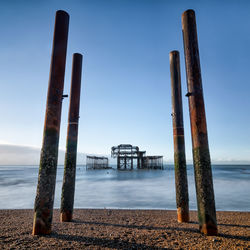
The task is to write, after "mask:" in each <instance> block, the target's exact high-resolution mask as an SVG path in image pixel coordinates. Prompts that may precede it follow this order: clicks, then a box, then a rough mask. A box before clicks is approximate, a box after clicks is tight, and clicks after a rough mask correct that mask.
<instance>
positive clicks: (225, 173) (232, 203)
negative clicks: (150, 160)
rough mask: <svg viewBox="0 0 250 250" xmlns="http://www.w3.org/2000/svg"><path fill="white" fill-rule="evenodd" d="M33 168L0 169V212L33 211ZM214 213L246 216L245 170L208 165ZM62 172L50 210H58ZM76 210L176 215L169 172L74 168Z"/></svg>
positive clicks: (249, 186) (249, 173)
mask: <svg viewBox="0 0 250 250" xmlns="http://www.w3.org/2000/svg"><path fill="white" fill-rule="evenodd" d="M38 168H39V167H38V166H0V209H28V208H29V209H33V207H34V200H35V195H36V188H37V181H38ZM212 171H213V183H214V192H215V203H216V210H217V211H250V195H249V194H250V165H212ZM187 174H188V190H189V207H190V210H197V202H196V192H195V182H194V169H193V166H192V165H188V166H187ZM62 179H63V166H58V168H57V179H56V191H55V200H54V207H55V208H59V207H60V196H61V188H62ZM74 207H75V208H119V209H171V210H172V209H176V200H175V178H174V166H173V165H165V166H164V170H137V169H135V170H133V171H118V170H117V169H106V170H86V166H84V165H79V166H77V171H76V186H75V203H74Z"/></svg>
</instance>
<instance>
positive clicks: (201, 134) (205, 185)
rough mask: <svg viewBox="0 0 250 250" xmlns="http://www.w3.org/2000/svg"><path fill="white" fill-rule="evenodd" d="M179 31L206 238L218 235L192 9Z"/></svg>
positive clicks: (197, 186) (200, 206) (199, 205)
mask: <svg viewBox="0 0 250 250" xmlns="http://www.w3.org/2000/svg"><path fill="white" fill-rule="evenodd" d="M182 32H183V40H184V50H185V61H186V72H187V85H188V94H187V96H188V101H189V112H190V121H191V133H192V145H193V160H194V169H195V185H196V195H197V204H198V217H199V224H200V230H201V232H203V233H204V234H207V235H217V233H218V230H217V220H216V211H215V201H214V189H213V178H212V169H211V162H210V154H209V147H208V136H207V124H206V115H205V105H204V99H203V90H202V80H201V70H200V58H199V49H198V38H197V30H196V20H195V12H194V11H193V10H187V11H185V12H184V13H183V14H182Z"/></svg>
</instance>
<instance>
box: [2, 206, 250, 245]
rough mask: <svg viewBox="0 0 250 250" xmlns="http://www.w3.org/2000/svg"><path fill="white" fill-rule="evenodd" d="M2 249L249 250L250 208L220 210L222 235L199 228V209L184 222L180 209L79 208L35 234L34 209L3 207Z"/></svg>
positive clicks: (57, 218)
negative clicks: (178, 214) (179, 217)
mask: <svg viewBox="0 0 250 250" xmlns="http://www.w3.org/2000/svg"><path fill="white" fill-rule="evenodd" d="M0 220H1V222H0V225H1V226H0V249H250V212H217V220H218V229H219V235H218V236H205V235H203V234H201V233H200V232H199V230H198V227H199V226H198V222H197V212H194V211H192V212H191V222H190V223H183V224H180V223H178V222H177V221H176V211H169V210H110V209H77V210H75V212H74V221H73V222H68V223H60V222H59V211H58V210H55V211H54V221H53V228H52V234H51V235H48V236H32V235H31V232H32V221H33V211H32V210H0Z"/></svg>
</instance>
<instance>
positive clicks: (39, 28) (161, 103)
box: [0, 0, 250, 162]
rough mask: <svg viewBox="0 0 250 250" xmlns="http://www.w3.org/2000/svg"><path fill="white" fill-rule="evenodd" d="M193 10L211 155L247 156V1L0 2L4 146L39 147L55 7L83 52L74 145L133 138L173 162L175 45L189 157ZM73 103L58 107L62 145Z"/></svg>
mask: <svg viewBox="0 0 250 250" xmlns="http://www.w3.org/2000/svg"><path fill="white" fill-rule="evenodd" d="M190 8H191V9H194V10H195V12H196V19H197V28H198V39H199V49H200V59H201V71H202V79H203V90H204V98H205V106H206V115H207V125H208V137H209V145H210V153H211V158H212V161H213V162H230V161H231V162H250V116H249V114H250V98H249V96H250V81H249V74H250V63H249V58H250V46H249V44H250V2H249V1H241V0H239V1H170V0H169V1H167V0H165V1H161V0H144V1H142V0H141V1H140V0H99V1H97V0H82V1H76V0H71V1H69V0H68V1H46V0H45V1H28V0H27V1H14V0H10V1H7V0H6V1H1V2H0V10H1V14H0V22H1V24H2V25H1V40H0V55H1V56H0V86H1V91H0V115H1V125H0V128H1V137H0V143H2V144H13V145H19V146H22V145H23V146H25V145H26V146H30V147H36V148H40V147H41V145H42V132H43V123H44V115H45V105H46V94H47V86H48V78H49V68H50V56H51V48H52V38H53V28H54V18H55V12H56V10H58V9H63V10H65V11H67V12H68V13H69V15H70V27H69V39H68V51H67V64H66V73H65V87H64V92H65V93H68V94H69V92H70V78H71V64H72V54H73V53H75V52H78V53H82V54H83V77H82V92H81V108H80V126H79V141H78V151H79V152H83V153H93V154H110V148H111V146H113V145H118V144H121V143H130V144H134V145H138V146H139V147H140V148H141V149H142V150H146V151H147V153H148V155H150V154H157V155H159V154H162V155H164V156H165V160H167V161H172V160H173V139H172V120H171V115H170V114H171V90H170V72H169V52H170V51H171V50H179V51H180V56H181V76H182V92H183V109H184V124H185V139H186V153H187V159H189V160H191V159H192V153H191V152H192V147H191V136H190V121H189V112H188V102H187V98H186V97H185V96H184V95H185V93H186V92H187V87H186V76H185V64H184V53H183V41H182V30H181V15H182V13H183V12H184V11H185V10H186V9H190ZM68 102H69V100H68V99H65V100H64V102H63V110H62V120H61V121H62V123H61V133H60V149H62V150H63V149H65V141H66V130H67V113H68V104H69V103H68Z"/></svg>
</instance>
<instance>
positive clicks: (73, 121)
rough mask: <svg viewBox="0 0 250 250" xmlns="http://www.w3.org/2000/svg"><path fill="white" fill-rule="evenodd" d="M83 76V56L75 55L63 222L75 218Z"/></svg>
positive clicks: (62, 204)
mask: <svg viewBox="0 0 250 250" xmlns="http://www.w3.org/2000/svg"><path fill="white" fill-rule="evenodd" d="M81 76H82V55H81V54H78V53H75V54H74V55H73V65H72V77H71V91H70V106H69V114H68V131H67V145H66V154H65V163H64V164H65V165H64V177H63V185H62V197H61V215H60V220H61V221H62V222H64V221H71V220H72V216H73V207H74V194H75V175H76V157H77V136H78V120H79V107H80V92H81Z"/></svg>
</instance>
